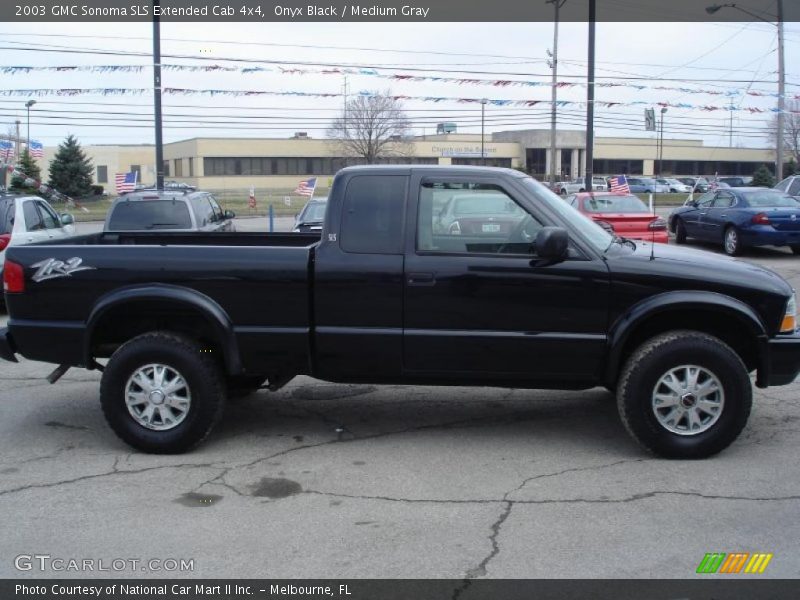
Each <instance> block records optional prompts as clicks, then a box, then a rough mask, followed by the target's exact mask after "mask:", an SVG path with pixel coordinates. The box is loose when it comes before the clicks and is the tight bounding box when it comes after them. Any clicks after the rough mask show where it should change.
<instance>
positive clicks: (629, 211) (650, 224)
mask: <svg viewBox="0 0 800 600" xmlns="http://www.w3.org/2000/svg"><path fill="white" fill-rule="evenodd" d="M567 202H569V204H570V206H572V207H574V208H576V209H578V210H579V211H580V212H582V213H583V214H585V215H586V216H587V217H589V218H590V219H592V220H593V221H597V222H598V223H599V224H601V225H604V224H608V225H609V227H604V229H606V230H608V229H610V230H611V231H612V232H613V233H614V235H619V236H622V237H625V238H630V239H634V240H646V241H648V242H650V241H652V242H657V243H662V244H666V243H667V242H668V241H669V234H668V233H667V222H666V221H665V220H664V219H662V218H661V217H659V216H657V215H654V214H653V213H652V212H650V210H649V209H648V208H647V205H646V204H645V203H644V202H642V201H641V200H640V199H639V198H638V197H637V196H634V195H633V194H616V193H613V192H593V193H591V192H586V193H583V194H573V195H572V196H569V197H568V198H567Z"/></svg>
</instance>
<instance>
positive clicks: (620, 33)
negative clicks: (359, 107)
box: [0, 23, 800, 146]
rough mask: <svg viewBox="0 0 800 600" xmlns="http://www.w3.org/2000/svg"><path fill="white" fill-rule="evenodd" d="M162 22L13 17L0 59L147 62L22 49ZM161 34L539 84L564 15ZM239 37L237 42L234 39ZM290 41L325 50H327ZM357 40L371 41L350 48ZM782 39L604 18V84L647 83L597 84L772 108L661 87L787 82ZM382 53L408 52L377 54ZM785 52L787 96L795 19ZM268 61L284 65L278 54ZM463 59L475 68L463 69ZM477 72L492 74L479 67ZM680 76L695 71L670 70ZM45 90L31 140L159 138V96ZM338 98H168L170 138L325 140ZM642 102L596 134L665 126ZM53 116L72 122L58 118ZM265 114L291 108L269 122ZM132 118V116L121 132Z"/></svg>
mask: <svg viewBox="0 0 800 600" xmlns="http://www.w3.org/2000/svg"><path fill="white" fill-rule="evenodd" d="M587 30H588V26H587V25H586V24H585V23H562V24H561V26H560V34H559V80H564V81H575V82H580V81H581V78H582V77H585V75H586V60H587V59H586V56H587V52H586V50H587V46H586V37H587ZM151 32H152V27H151V26H150V25H149V24H146V23H132V24H124V25H122V24H88V23H87V24H82V23H81V24H59V25H56V24H51V23H42V24H33V23H25V24H22V25H14V26H12V25H11V24H9V23H3V24H0V40H2V41H0V46H3V47H15V48H19V50H3V51H2V59H0V67H7V66H12V65H31V66H36V65H41V66H65V65H130V64H142V65H148V64H149V59H148V58H145V57H136V56H115V55H103V54H84V53H68V52H62V51H55V52H42V51H25V50H24V48H36V49H38V50H43V49H50V50H58V48H55V47H61V48H62V49H66V50H82V49H93V50H97V49H100V50H104V51H124V52H149V51H150V50H151V49H152V42H151V38H150V35H151ZM37 34H47V35H46V36H42V35H37ZM161 35H162V53H163V54H165V55H168V54H177V55H184V56H187V57H196V58H180V59H178V58H169V57H164V58H163V60H162V62H163V63H165V64H169V63H171V64H184V65H189V64H204V65H207V64H209V63H211V64H214V63H217V64H220V65H226V66H236V67H248V66H249V67H253V66H259V65H258V63H243V62H238V63H237V62H231V61H225V60H223V59H236V58H238V59H248V60H250V61H253V60H255V61H259V60H282V61H290V62H291V61H298V62H318V63H330V64H348V63H349V64H358V65H371V66H374V67H380V66H382V65H383V66H384V68H383V69H381V73H386V74H393V73H412V71H407V70H404V69H409V68H418V69H420V68H422V69H434V70H435V72H429V73H423V72H416V74H421V75H430V76H437V75H438V76H445V77H457V78H479V79H507V80H533V81H549V73H550V69H549V67H548V65H547V63H546V60H547V58H548V57H547V52H548V50H549V49H552V46H553V25H552V23H487V24H483V23H453V24H441V23H412V24H398V23H392V24H347V23H272V24H244V23H237V24H228V25H223V24H186V23H163V24H162V28H161ZM66 36H69V37H66ZM74 36H88V37H74ZM176 40H186V41H176ZM226 41H227V42H234V43H223V42H226ZM266 44H269V45H266ZM291 45H301V46H311V45H313V46H319V48H308V47H305V48H303V47H296V46H291ZM346 46H349V47H358V48H361V49H360V50H345V49H341V48H342V47H346ZM776 48H777V29H776V27H774V26H771V25H770V24H767V23H750V24H745V23H710V24H709V23H706V24H703V23H681V24H677V23H624V24H622V23H619V24H616V23H600V24H598V25H597V61H598V69H597V75H598V82H599V83H600V82H621V81H628V82H631V83H636V84H641V85H645V86H648V87H647V89H643V90H635V89H631V88H622V87H607V88H602V87H601V88H598V90H597V94H596V98H597V100H598V101H601V102H602V101H607V102H621V103H626V102H633V101H645V102H648V103H653V104H655V103H657V102H661V101H665V102H672V103H676V102H682V103H690V104H693V105H715V106H726V105H728V104H729V103H730V102H731V101H732V102H733V105H734V106H737V107H755V108H764V109H768V108H771V107H773V106H775V104H776V102H777V101H776V99H775V98H769V97H755V96H749V95H742V94H739V95H736V96H732V97H730V98H728V97H726V96H719V95H708V94H702V93H685V92H679V91H670V90H657V89H654V88H655V86H659V85H661V86H669V87H687V88H696V89H703V90H717V91H725V92H727V91H731V90H738V91H739V92H741V91H743V90H747V89H750V90H751V91H754V90H755V91H764V92H775V91H777V85H776V83H775V81H776V80H777V76H776V71H777V52H776ZM379 49H380V50H400V51H405V52H388V51H378V50H379ZM409 51H413V52H409ZM785 52H786V64H787V76H786V79H787V83H789V84H790V85H787V94H788V95H795V94H800V86H798V85H797V84H800V66H798V64H797V58H798V57H800V25H798V24H797V23H789V24H787V26H786V51H785ZM459 53H463V54H459ZM490 55H491V56H490ZM209 59H211V60H209ZM261 66H263V67H265V68H273V69H276V67H275V66H274V65H268V64H262V65H261ZM285 68H291V65H285ZM305 68H310V69H313V68H314V67H305ZM457 70H458V71H472V72H473V73H468V72H451V71H457ZM478 71H480V72H485V73H482V74H477V73H475V72H478ZM508 73H515V75H511V74H508ZM523 74H526V75H523ZM622 77H645V78H649V80H631V79H627V80H624V79H621V78H622ZM668 78H675V79H683V80H685V81H672V80H669V79H668ZM690 80H691V81H690ZM723 80H738V81H741V83H727V82H724V81H723ZM753 80H756V81H755V82H754V81H753ZM758 80H763V82H759V81H758ZM583 81H585V79H583ZM163 85H164V86H167V87H178V88H195V89H231V90H267V91H279V92H321V93H341V92H342V88H343V78H342V77H341V76H338V75H324V74H306V75H291V74H282V73H278V72H275V71H272V72H260V73H256V74H243V73H240V72H233V73H229V72H192V73H187V72H173V71H165V72H164V75H163ZM151 86H152V71H151V69H150V68H149V67H148V68H145V69H144V70H143V71H142V72H140V73H103V74H96V73H86V72H66V73H54V72H47V73H42V72H31V73H27V74H26V73H19V74H15V75H10V74H5V75H2V84H0V89H3V90H7V89H31V88H96V87H103V88H112V87H114V88H123V87H124V88H148V87H151ZM349 86H350V92H351V93H358V92H359V91H362V90H385V89H391V91H392V93H394V94H397V95H405V96H436V97H459V98H478V99H479V98H483V97H486V98H490V99H512V100H528V99H533V100H543V101H548V100H549V99H550V88H549V87H505V88H497V87H492V86H487V85H463V84H462V85H459V84H455V83H441V82H431V81H424V82H412V81H402V82H398V81H389V80H386V79H379V78H376V77H372V76H350V77H349ZM585 97H586V88H585V87H574V88H568V89H561V90H559V100H572V101H582V100H585ZM35 99H36V100H37V105H36V106H35V107H34V109H33V111H32V118H31V137H32V138H33V139H38V140H41V141H43V142H44V143H45V145H54V144H56V143H58V142H59V141H60V140H61V139H63V137H64V136H65V135H66V134H68V133H73V134H75V135H76V136H77V137H78V138H79V139H80V141H81V142H82V143H85V144H90V143H109V144H111V143H152V141H153V132H152V129H151V127H150V122H149V121H148V115H152V94H151V93H147V94H144V95H140V96H111V97H106V98H103V97H101V96H76V97H69V98H65V97H47V98H35ZM26 100H27V97H25V96H23V97H0V117H2V118H1V119H0V122H1V123H3V124H4V125H3V131H4V132H5V130H6V129H7V127H8V126H9V124H11V123H13V121H14V120H15V119H17V118H19V119H21V120H22V122H23V125H22V134H23V136H24V135H25V120H26V116H25V108H24V104H25V101H26ZM341 106H342V98H341V97H338V98H325V99H319V98H315V99H311V98H302V97H289V96H284V97H280V96H277V97H263V96H262V97H253V96H251V97H238V98H231V97H224V96H222V97H213V98H212V97H209V96H173V95H170V96H165V97H164V110H165V129H164V139H165V141H167V142H169V141H175V140H180V139H186V138H190V137H196V136H206V137H226V136H233V137H290V136H291V135H292V133H293V132H295V131H307V132H308V133H309V135H311V136H312V137H324V135H325V129H326V128H327V125H328V123H329V122H330V120H331V119H332V118H333V116H334V115H335V114H336V113H337V112H338V111H339V110H340V109H341ZM404 106H405V108H406V109H407V110H408V113H409V116H410V117H411V120H412V122H413V124H414V129H415V132H416V133H418V134H423V133H428V134H430V133H433V131H434V130H435V123H436V122H439V121H451V122H455V123H457V124H458V126H459V131H460V132H474V133H477V132H479V131H480V105H471V104H467V105H465V104H458V103H455V102H449V101H448V102H441V103H436V104H434V103H429V102H422V101H416V100H409V101H406V102H405V103H404ZM309 109H310V110H309ZM44 111H70V112H60V113H59V112H44ZM100 111H105V113H101V112H100ZM114 113H122V114H114ZM642 113H643V107H642V106H635V107H625V106H615V107H613V108H598V109H597V111H596V115H597V117H596V118H597V119H598V126H597V130H596V131H597V134H598V135H621V136H646V135H650V136H652V135H653V134H652V133H646V132H645V131H644V130H643V129H644V128H643V118H642ZM559 114H560V115H562V116H563V121H562V124H561V125H560V127H561V128H566V129H582V128H583V122H584V116H585V107H584V106H566V107H563V108H560V109H559ZM733 114H734V117H733V128H734V138H733V143H734V145H737V146H765V145H767V141H766V138H765V136H764V134H763V133H762V130H763V129H764V128H765V125H766V122H767V120H768V119H769V115H768V114H755V115H753V114H749V113H744V112H734V113H733ZM126 115H130V116H126ZM45 117H48V118H45ZM53 117H56V118H58V119H61V121H60V122H59V123H58V124H55V122H54V119H53ZM264 117H284V118H283V119H272V120H270V119H266V118H264ZM198 120H199V121H205V123H200V122H199V121H198ZM209 121H218V122H217V123H211V122H209ZM233 121H238V122H233ZM226 123H228V124H226ZM122 124H127V125H132V126H134V127H120V126H119V125H122ZM729 126H730V113H729V112H727V111H724V112H723V111H719V112H704V111H700V110H688V109H678V108H670V109H669V111H668V112H667V115H666V120H665V137H676V138H702V139H704V140H705V142H706V143H707V144H708V145H719V146H727V145H728V144H729ZM547 127H549V105H548V104H545V103H542V104H540V105H538V106H536V107H534V108H513V107H503V108H498V107H493V106H488V107H487V110H486V130H487V132H491V131H495V130H504V129H521V128H547Z"/></svg>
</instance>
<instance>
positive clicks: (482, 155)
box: [481, 98, 489, 165]
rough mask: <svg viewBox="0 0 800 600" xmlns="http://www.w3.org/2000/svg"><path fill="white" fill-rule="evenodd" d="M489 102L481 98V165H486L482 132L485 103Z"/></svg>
mask: <svg viewBox="0 0 800 600" xmlns="http://www.w3.org/2000/svg"><path fill="white" fill-rule="evenodd" d="M487 102H489V100H488V99H486V98H481V164H482V165H485V164H486V151H485V150H484V141H483V140H484V138H483V130H484V123H485V121H486V119H485V116H486V103H487Z"/></svg>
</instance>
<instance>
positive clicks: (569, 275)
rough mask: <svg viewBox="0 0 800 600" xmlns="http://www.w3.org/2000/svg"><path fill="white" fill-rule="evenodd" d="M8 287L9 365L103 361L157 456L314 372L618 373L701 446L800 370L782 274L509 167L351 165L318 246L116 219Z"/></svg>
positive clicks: (113, 403) (20, 267) (403, 376)
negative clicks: (677, 243) (255, 396)
mask: <svg viewBox="0 0 800 600" xmlns="http://www.w3.org/2000/svg"><path fill="white" fill-rule="evenodd" d="M445 207H447V222H446V223H442V222H441V221H442V219H443V218H444V217H443V214H442V213H443V212H444V211H445ZM454 222H457V223H458V225H457V226H454V225H453V223H454ZM3 279H4V288H5V299H6V304H7V306H8V313H9V320H8V327H7V328H6V329H2V330H0V356H2V358H5V359H6V360H11V361H15V360H16V356H15V355H16V354H20V355H22V356H24V357H25V358H28V359H30V360H36V361H44V362H50V363H54V364H56V365H58V367H57V368H56V369H55V370H54V371H53V373H52V374H51V375H50V377H49V380H50V381H51V382H54V381H55V380H56V379H57V378H58V377H60V376H61V375H62V374H63V373H64V372H65V371H66V370H67V369H68V368H70V367H83V368H85V369H98V370H100V371H102V381H101V384H100V402H101V406H102V409H103V412H104V413H105V416H106V419H107V421H108V423H109V425H110V426H111V428H112V429H113V430H114V431H115V432H116V433H117V435H118V436H119V437H120V438H122V439H123V440H124V441H125V442H127V443H128V444H130V445H131V446H133V447H135V448H137V449H139V450H141V451H145V452H156V453H176V452H183V451H186V450H188V449H189V448H191V447H192V446H194V445H195V444H197V443H198V442H200V441H201V440H203V439H204V438H205V437H206V436H207V435H208V434H209V432H210V431H211V429H212V428H213V426H214V424H215V423H216V422H217V421H218V420H219V419H220V416H221V414H222V411H223V407H224V405H225V402H226V398H228V397H229V396H232V395H237V394H242V393H247V392H248V391H253V390H255V389H258V388H259V387H261V386H262V385H266V386H267V387H268V388H269V389H272V390H276V389H278V388H280V387H281V386H282V385H284V384H285V383H286V382H288V381H289V380H291V379H292V378H293V377H294V376H296V375H298V374H305V375H310V376H313V377H316V378H319V379H324V380H328V381H333V382H351V383H353V382H361V383H373V384H390V383H391V384H421V385H459V386H503V387H510V388H545V389H576V390H579V389H587V388H592V387H595V386H604V387H606V388H608V389H609V390H611V391H613V392H615V394H616V399H617V405H618V409H619V413H620V416H621V418H622V421H623V423H624V424H625V427H626V428H627V429H628V431H629V432H630V433H631V435H632V436H633V437H634V438H635V439H636V440H637V441H638V442H639V443H640V444H641V445H642V446H644V447H645V448H646V449H649V450H650V451H652V452H654V453H656V454H658V455H660V456H665V457H675V458H700V457H706V456H710V455H712V454H714V453H716V452H719V451H720V450H722V449H723V448H725V447H727V446H728V445H729V444H730V443H731V442H733V441H734V440H735V439H736V437H737V436H738V435H739V433H740V432H741V430H742V428H743V427H744V426H745V424H746V422H747V418H748V416H749V413H750V408H751V402H752V388H751V380H750V373H753V372H755V384H756V385H757V386H759V387H766V386H771V385H772V386H774V385H786V384H789V383H791V382H792V381H793V380H794V379H795V377H796V375H797V374H798V371H800V334H798V332H797V331H796V315H795V313H796V304H795V295H794V291H793V290H792V288H791V287H790V286H789V284H788V283H787V282H786V281H785V280H784V279H782V278H781V277H780V276H778V275H777V274H775V273H773V272H771V271H769V270H767V269H763V268H761V267H758V266H755V265H752V264H747V263H743V262H738V261H736V260H734V259H730V258H728V257H722V256H717V255H714V254H710V253H708V252H703V251H697V250H690V249H685V248H676V247H673V246H668V245H666V244H655V245H653V244H650V243H647V242H633V241H631V240H628V239H625V238H621V237H614V236H612V235H610V234H609V233H607V232H606V231H604V230H603V229H602V228H600V227H598V226H597V225H596V224H595V223H593V222H592V221H590V220H588V219H587V218H585V217H584V216H582V215H581V214H580V213H578V212H577V211H575V210H574V209H573V208H571V207H570V206H569V205H568V204H567V203H566V202H564V201H563V200H562V199H561V198H559V197H558V196H556V195H555V194H553V193H552V192H550V191H549V190H547V189H546V188H545V187H544V186H543V185H541V184H539V183H537V182H536V181H534V180H533V179H531V178H530V177H527V176H525V175H523V174H521V173H518V172H516V171H512V170H506V169H493V168H480V167H446V166H435V167H417V166H391V167H389V166H376V167H352V168H346V169H343V170H342V171H340V172H339V173H338V174H337V176H336V178H335V180H334V182H333V186H332V189H331V193H330V196H329V201H328V209H327V216H326V219H325V224H324V227H323V229H322V233H321V237H320V236H319V235H306V234H261V233H252V234H249V233H197V232H194V233H180V232H169V233H159V232H157V231H154V232H144V233H139V232H133V233H130V232H128V233H126V232H105V233H99V234H93V235H84V236H80V237H75V238H71V239H67V240H54V241H52V242H44V243H40V244H33V245H28V246H13V247H10V248H9V249H8V251H7V253H6V261H5V269H4V271H3Z"/></svg>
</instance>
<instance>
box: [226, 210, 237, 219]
mask: <svg viewBox="0 0 800 600" xmlns="http://www.w3.org/2000/svg"><path fill="white" fill-rule="evenodd" d="M223 214H224V216H225V218H226V219H233V218H235V217H236V213H235V212H233V211H232V210H226V211H225V212H224V213H223Z"/></svg>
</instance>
